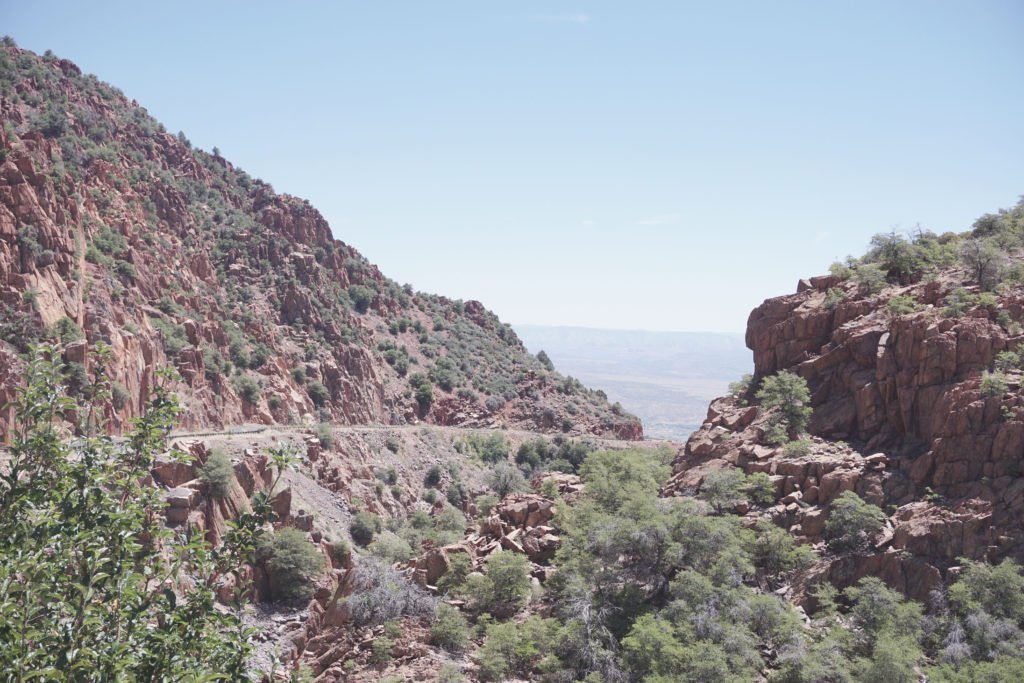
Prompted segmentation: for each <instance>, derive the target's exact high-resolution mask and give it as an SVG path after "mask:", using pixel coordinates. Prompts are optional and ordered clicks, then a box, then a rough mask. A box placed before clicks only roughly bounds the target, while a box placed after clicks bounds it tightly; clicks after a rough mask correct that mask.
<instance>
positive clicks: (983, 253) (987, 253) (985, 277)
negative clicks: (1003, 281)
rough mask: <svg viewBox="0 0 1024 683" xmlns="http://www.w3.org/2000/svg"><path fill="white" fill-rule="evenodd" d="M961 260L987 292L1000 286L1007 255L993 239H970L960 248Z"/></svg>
mask: <svg viewBox="0 0 1024 683" xmlns="http://www.w3.org/2000/svg"><path fill="white" fill-rule="evenodd" d="M960 258H961V260H962V261H963V264H964V267H966V268H967V271H968V272H969V273H970V275H971V278H972V279H973V280H974V281H975V282H976V283H978V285H979V286H980V287H981V288H982V289H985V290H990V289H992V288H993V287H994V286H995V285H997V284H999V278H1000V274H1001V272H1002V270H1003V268H1004V267H1005V265H1006V255H1005V254H1004V253H1003V251H1002V250H1001V249H1000V248H999V245H998V244H996V242H995V241H994V240H991V239H969V240H965V241H964V242H963V244H961V246H960Z"/></svg>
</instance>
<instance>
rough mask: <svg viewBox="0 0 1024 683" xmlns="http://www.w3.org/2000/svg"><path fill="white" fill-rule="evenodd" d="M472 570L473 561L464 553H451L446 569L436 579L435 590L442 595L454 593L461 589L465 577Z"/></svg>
mask: <svg viewBox="0 0 1024 683" xmlns="http://www.w3.org/2000/svg"><path fill="white" fill-rule="evenodd" d="M472 571H473V563H472V562H471V561H470V559H469V555H467V554H466V553H452V554H451V555H450V556H449V558H448V571H446V572H445V573H444V574H442V575H441V578H440V579H438V580H437V590H438V591H439V592H440V593H441V594H442V595H449V594H451V595H454V594H457V593H459V592H460V591H461V589H462V587H463V585H464V584H465V583H466V577H468V576H469V574H470V572H472Z"/></svg>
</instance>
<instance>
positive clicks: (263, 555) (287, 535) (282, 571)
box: [257, 527, 324, 600]
mask: <svg viewBox="0 0 1024 683" xmlns="http://www.w3.org/2000/svg"><path fill="white" fill-rule="evenodd" d="M257 558H258V559H260V560H262V561H263V562H264V563H265V564H266V566H267V575H268V578H269V583H270V594H271V599H272V600H308V599H309V598H310V597H312V595H313V589H314V587H315V586H314V582H315V580H316V578H317V577H318V576H319V575H320V574H322V573H323V571H324V556H323V554H322V553H321V552H320V550H319V549H318V548H317V547H316V546H315V545H313V544H312V543H311V542H310V541H309V539H308V538H307V536H306V534H305V532H303V531H300V530H299V529H296V528H294V527H282V528H280V529H278V530H277V531H275V532H273V533H265V534H263V536H261V537H260V544H259V548H258V550H257Z"/></svg>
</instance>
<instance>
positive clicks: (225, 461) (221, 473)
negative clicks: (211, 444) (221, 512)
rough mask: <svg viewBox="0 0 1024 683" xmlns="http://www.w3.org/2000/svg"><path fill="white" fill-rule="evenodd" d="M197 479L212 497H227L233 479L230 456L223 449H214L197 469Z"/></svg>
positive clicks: (233, 473) (233, 470)
mask: <svg viewBox="0 0 1024 683" xmlns="http://www.w3.org/2000/svg"><path fill="white" fill-rule="evenodd" d="M199 480H200V481H202V482H203V483H204V484H206V490H207V491H209V492H210V496H212V497H213V498H217V499H224V498H227V497H228V495H230V493H231V484H233V483H234V481H235V468H234V466H233V465H232V464H231V458H229V457H228V456H227V454H226V453H225V452H224V451H221V450H214V451H213V452H212V453H210V457H209V458H207V460H206V463H205V464H204V465H203V467H202V469H200V470H199Z"/></svg>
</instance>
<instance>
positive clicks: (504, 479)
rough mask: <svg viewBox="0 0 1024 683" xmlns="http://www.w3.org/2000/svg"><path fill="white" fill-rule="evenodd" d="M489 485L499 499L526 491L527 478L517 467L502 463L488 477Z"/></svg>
mask: <svg viewBox="0 0 1024 683" xmlns="http://www.w3.org/2000/svg"><path fill="white" fill-rule="evenodd" d="M487 485H488V486H489V487H491V490H493V491H494V493H495V494H497V496H498V498H499V499H502V498H505V497H506V496H508V495H509V494H512V493H516V492H518V491H525V490H526V488H527V487H526V478H525V477H523V474H522V472H520V471H519V470H518V469H517V468H516V467H513V466H512V465H510V464H508V463H507V462H500V463H498V464H497V465H495V466H494V469H492V470H491V471H490V472H489V473H488V475H487Z"/></svg>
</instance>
